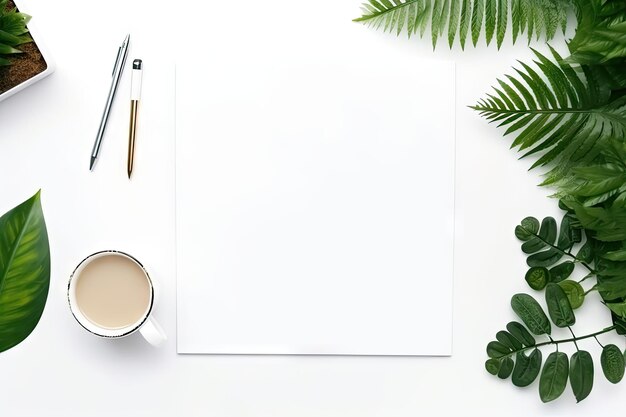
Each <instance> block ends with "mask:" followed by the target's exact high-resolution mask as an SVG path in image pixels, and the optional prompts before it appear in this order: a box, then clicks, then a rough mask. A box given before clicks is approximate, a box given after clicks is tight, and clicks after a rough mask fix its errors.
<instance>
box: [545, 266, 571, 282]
mask: <svg viewBox="0 0 626 417" xmlns="http://www.w3.org/2000/svg"><path fill="white" fill-rule="evenodd" d="M575 266H576V265H575V264H574V262H570V261H565V262H563V263H561V264H558V265H557V266H555V267H553V268H550V271H549V275H548V277H549V281H550V282H561V281H563V280H565V279H567V278H568V277H569V276H570V275H572V272H574V267H575Z"/></svg>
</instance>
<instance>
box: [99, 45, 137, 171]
mask: <svg viewBox="0 0 626 417" xmlns="http://www.w3.org/2000/svg"><path fill="white" fill-rule="evenodd" d="M129 46H130V35H126V38H125V39H124V42H123V43H122V46H120V47H119V49H118V50H117V57H116V58H115V65H114V66H113V74H112V78H113V79H112V80H111V88H110V89H109V95H108V97H107V101H106V105H105V106H104V113H102V120H100V127H99V128H98V135H97V136H96V141H95V142H94V144H93V149H92V151H91V159H90V160H89V170H90V171H93V167H94V165H95V163H96V160H97V159H98V154H99V153H100V146H101V145H102V137H103V136H104V130H105V129H106V126H107V121H108V120H109V114H110V113H111V105H112V104H113V99H114V98H115V93H116V92H117V87H118V85H119V83H120V79H121V78H122V72H123V71H124V64H125V63H126V57H127V56H128V47H129Z"/></svg>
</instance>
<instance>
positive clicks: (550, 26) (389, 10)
mask: <svg viewBox="0 0 626 417" xmlns="http://www.w3.org/2000/svg"><path fill="white" fill-rule="evenodd" d="M575 5H576V1H575V0H367V2H366V3H364V4H363V6H362V12H363V15H362V16H361V17H359V18H357V19H354V21H355V22H363V23H365V24H367V25H368V26H371V27H374V28H376V29H382V30H383V31H385V32H396V34H398V35H399V34H400V33H401V32H402V31H403V29H404V28H406V31H407V34H408V36H409V37H411V36H413V35H415V34H417V33H418V30H419V32H420V33H419V34H420V36H422V35H423V34H424V31H425V28H426V27H427V26H428V25H429V24H430V29H431V37H432V43H433V48H434V47H435V46H436V45H437V41H438V39H439V38H440V37H441V36H442V35H443V34H444V33H447V37H448V43H449V45H450V47H452V45H453V44H454V41H455V39H456V38H457V36H458V38H459V41H460V44H461V47H462V48H465V43H466V40H467V37H468V34H470V33H471V39H472V43H473V44H474V46H476V43H477V42H478V38H479V37H480V34H481V33H483V32H484V34H485V38H486V41H487V45H489V44H490V43H491V41H492V40H493V38H494V37H495V39H496V43H497V45H498V48H500V46H501V45H502V42H503V41H504V37H505V35H506V33H507V30H509V25H510V26H512V29H511V30H512V35H513V42H515V41H516V40H517V38H518V35H519V34H520V33H524V32H525V33H526V34H527V35H528V40H529V41H530V40H531V38H532V37H533V36H536V37H537V38H539V37H540V36H541V35H544V36H545V37H546V39H548V40H549V39H552V38H553V37H554V35H555V34H556V32H557V30H558V28H559V27H561V28H562V29H563V31H565V26H566V23H567V14H568V12H570V11H573V10H576V6H575ZM509 17H510V19H509ZM446 29H447V30H446Z"/></svg>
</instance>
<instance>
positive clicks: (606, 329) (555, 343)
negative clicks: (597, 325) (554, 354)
mask: <svg viewBox="0 0 626 417" xmlns="http://www.w3.org/2000/svg"><path fill="white" fill-rule="evenodd" d="M616 327H617V326H615V325H613V326H610V327H607V328H604V329H602V330H599V331H597V332H595V333H590V334H586V335H584V336H579V337H576V336H574V337H570V338H568V339H559V340H554V339H552V338H551V337H550V336H548V337H550V340H549V341H547V342H542V343H538V344H536V345H534V346H524V347H522V348H521V349H516V350H514V351H512V352H511V353H508V354H506V355H504V356H502V357H501V358H505V357H507V356H511V355H515V354H516V353H518V352H523V351H526V350H528V349H536V348H539V347H541V346H547V345H557V348H558V345H559V344H561V343H570V342H574V343H576V342H577V341H579V340H584V339H589V338H591V337H596V336H598V335H601V334H604V333H608V332H610V331H613V330H615V329H616ZM571 331H572V329H570V332H571ZM573 334H574V333H573V332H572V335H573ZM577 347H578V346H577Z"/></svg>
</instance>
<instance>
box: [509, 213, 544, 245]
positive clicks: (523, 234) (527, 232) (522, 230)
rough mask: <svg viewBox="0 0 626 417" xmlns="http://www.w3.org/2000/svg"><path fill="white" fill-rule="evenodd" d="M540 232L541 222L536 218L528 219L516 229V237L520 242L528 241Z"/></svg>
mask: <svg viewBox="0 0 626 417" xmlns="http://www.w3.org/2000/svg"><path fill="white" fill-rule="evenodd" d="M538 231H539V220H537V219H535V218H534V217H526V218H525V219H524V220H522V222H521V224H520V225H519V226H517V227H516V228H515V236H517V238H518V239H519V240H524V241H526V240H528V239H530V238H531V237H533V235H535V234H536V233H537V232H538Z"/></svg>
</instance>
